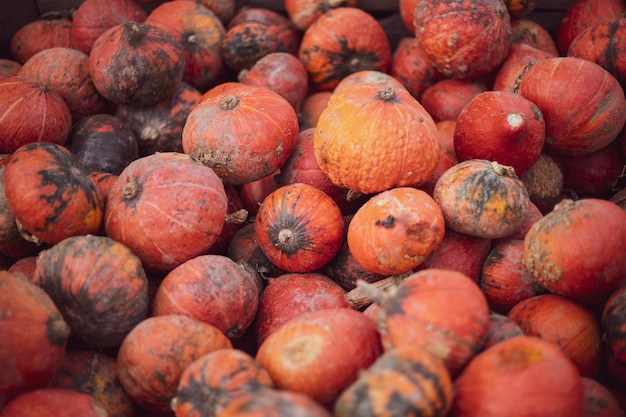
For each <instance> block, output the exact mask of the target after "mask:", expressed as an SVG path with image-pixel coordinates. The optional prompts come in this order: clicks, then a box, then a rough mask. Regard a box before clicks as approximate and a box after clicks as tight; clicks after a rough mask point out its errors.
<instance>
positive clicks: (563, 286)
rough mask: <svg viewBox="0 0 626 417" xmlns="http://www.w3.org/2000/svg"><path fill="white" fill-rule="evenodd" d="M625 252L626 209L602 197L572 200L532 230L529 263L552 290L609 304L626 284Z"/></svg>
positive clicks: (526, 263)
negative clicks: (613, 295) (611, 295)
mask: <svg viewBox="0 0 626 417" xmlns="http://www.w3.org/2000/svg"><path fill="white" fill-rule="evenodd" d="M607 230H610V233H608V232H606V233H605V232H603V231H607ZM625 250H626V212H625V211H624V210H622V209H621V208H620V207H619V206H618V205H617V204H615V203H611V202H609V201H606V200H602V199H594V198H586V199H581V200H577V201H573V200H569V199H567V200H563V201H561V202H560V203H558V204H557V205H556V206H555V207H554V209H553V210H552V211H551V212H550V213H548V214H546V215H545V216H544V217H543V218H541V219H540V220H538V221H537V222H536V223H535V224H534V225H533V226H532V227H531V228H530V230H529V231H528V233H527V234H526V238H525V239H524V259H523V262H524V266H525V267H526V268H528V270H529V271H530V272H531V274H532V276H533V278H534V279H535V280H536V281H537V282H538V283H539V284H540V285H541V286H542V287H544V288H546V289H548V290H549V291H551V292H553V293H557V294H560V295H563V296H565V297H569V298H573V299H576V300H579V301H583V302H585V303H591V304H595V305H604V302H605V301H606V298H607V297H608V295H609V294H610V293H611V292H612V291H614V290H615V289H616V288H618V287H619V286H620V285H622V284H623V283H624V276H626V257H624V256H622V254H623V253H624V251H625Z"/></svg>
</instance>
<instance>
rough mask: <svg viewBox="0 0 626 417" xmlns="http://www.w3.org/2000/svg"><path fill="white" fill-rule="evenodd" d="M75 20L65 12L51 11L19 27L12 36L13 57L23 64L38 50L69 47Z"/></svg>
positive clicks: (11, 48)
mask: <svg viewBox="0 0 626 417" xmlns="http://www.w3.org/2000/svg"><path fill="white" fill-rule="evenodd" d="M72 26H73V22H72V19H71V18H70V16H69V15H68V14H67V13H64V12H51V13H47V14H44V15H42V16H40V17H39V18H38V19H36V20H33V21H32V22H28V23H26V24H24V25H22V26H20V27H19V28H18V30H17V31H16V32H15V33H13V36H11V39H10V40H11V43H10V50H11V57H12V58H13V59H14V60H16V61H17V62H19V63H20V64H23V63H24V62H26V60H28V58H30V57H31V56H33V55H35V54H36V53H37V52H40V51H43V50H45V49H48V48H54V47H69V46H70V45H71V40H70V34H71V30H72Z"/></svg>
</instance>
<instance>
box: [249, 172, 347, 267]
mask: <svg viewBox="0 0 626 417" xmlns="http://www.w3.org/2000/svg"><path fill="white" fill-rule="evenodd" d="M255 227H256V233H257V236H258V239H259V246H260V247H261V249H262V250H263V252H264V253H265V255H266V256H267V258H268V259H269V260H270V261H271V262H272V263H274V264H275V265H276V266H278V267H279V268H281V269H284V270H285V271H289V272H311V271H315V270H317V269H320V268H321V267H323V266H324V265H326V264H327V263H328V262H329V261H330V260H331V259H332V258H333V257H334V256H335V254H336V253H337V252H338V251H339V248H340V247H341V243H342V242H343V239H344V228H343V215H342V213H341V210H340V209H339V207H338V206H337V203H335V201H334V200H333V199H332V198H330V197H329V196H328V195H327V194H325V193H324V192H323V191H321V190H320V189H318V188H316V187H314V186H312V185H308V184H304V183H293V184H289V185H284V186H282V187H280V188H278V189H277V190H275V191H273V192H272V193H270V195H268V196H267V197H266V198H265V200H263V204H261V207H260V208H259V211H258V213H257V215H256V217H255Z"/></svg>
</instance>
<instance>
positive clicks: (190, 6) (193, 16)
mask: <svg viewBox="0 0 626 417" xmlns="http://www.w3.org/2000/svg"><path fill="white" fill-rule="evenodd" d="M145 23H147V24H150V25H153V26H156V27H158V28H160V29H163V30H164V31H165V32H167V33H169V34H170V35H172V36H173V37H174V38H175V39H176V40H177V41H178V42H179V43H180V44H181V45H182V48H183V51H184V56H185V66H184V70H183V81H186V82H187V83H189V84H191V85H192V86H194V87H195V88H197V89H198V90H200V91H206V90H207V89H209V88H211V87H212V86H213V85H215V83H216V82H217V81H218V80H220V77H222V75H223V74H224V72H225V70H226V65H225V64H224V60H223V59H222V45H221V44H222V39H223V38H224V35H225V34H226V29H225V27H224V24H223V23H222V21H221V20H220V19H219V17H217V16H216V15H215V13H213V12H212V11H211V9H209V8H207V7H205V6H204V5H202V4H201V3H198V2H173V1H170V2H165V3H162V4H160V5H158V6H157V7H156V8H154V9H153V10H152V11H151V12H150V14H149V15H148V17H147V18H146V21H145Z"/></svg>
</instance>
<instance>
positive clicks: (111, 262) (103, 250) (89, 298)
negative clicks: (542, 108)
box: [33, 235, 148, 349]
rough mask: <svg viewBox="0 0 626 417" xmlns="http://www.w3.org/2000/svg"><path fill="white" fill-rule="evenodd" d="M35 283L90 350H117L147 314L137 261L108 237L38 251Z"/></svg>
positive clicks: (143, 276) (145, 282)
mask: <svg viewBox="0 0 626 417" xmlns="http://www.w3.org/2000/svg"><path fill="white" fill-rule="evenodd" d="M33 279H34V280H35V282H37V283H38V284H39V285H40V286H41V287H42V288H43V289H44V290H45V291H46V292H47V293H48V294H49V295H50V298H52V300H53V301H54V302H55V304H56V305H58V306H59V309H60V311H61V313H62V314H63V316H64V317H66V320H67V322H68V324H69V326H70V328H71V329H72V334H73V335H74V336H75V337H76V338H78V339H80V340H81V341H83V342H85V343H86V344H87V345H88V346H90V347H93V348H102V349H104V348H116V347H118V346H119V345H120V344H121V343H122V340H123V339H124V337H125V336H126V335H127V334H128V332H130V331H131V329H133V328H134V327H135V326H136V325H137V324H138V323H139V322H140V321H142V320H143V319H145V318H146V317H147V314H148V280H147V277H146V273H145V271H144V269H143V266H142V265H141V261H140V260H139V258H138V257H137V256H136V255H135V254H134V253H132V252H131V251H130V250H129V249H128V248H127V247H126V246H125V245H123V244H121V243H119V242H116V241H115V240H113V239H111V238H108V237H106V236H94V235H81V236H73V237H69V238H67V239H64V240H62V241H61V242H59V243H57V244H55V245H54V246H52V247H51V248H49V249H46V250H44V251H42V252H41V253H39V255H38V256H37V266H36V268H35V272H34V273H33Z"/></svg>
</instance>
